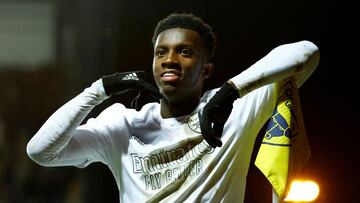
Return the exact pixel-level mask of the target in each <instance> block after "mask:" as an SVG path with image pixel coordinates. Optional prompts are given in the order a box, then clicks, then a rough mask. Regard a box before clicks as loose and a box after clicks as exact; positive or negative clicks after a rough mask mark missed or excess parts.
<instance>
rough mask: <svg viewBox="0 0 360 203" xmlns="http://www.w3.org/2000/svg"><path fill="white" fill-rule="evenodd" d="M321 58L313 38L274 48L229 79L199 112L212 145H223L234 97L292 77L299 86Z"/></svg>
mask: <svg viewBox="0 0 360 203" xmlns="http://www.w3.org/2000/svg"><path fill="white" fill-rule="evenodd" d="M319 59H320V53H319V49H318V47H317V46H316V45H315V44H313V43H312V42H310V41H300V42H295V43H290V44H284V45H281V46H278V47H276V48H274V49H273V50H272V51H271V52H269V53H268V54H267V55H266V56H265V57H263V58H262V59H260V60H259V61H257V62H256V63H255V64H254V65H252V66H250V67H249V68H248V69H246V70H245V71H243V72H241V73H240V74H239V75H237V76H235V77H233V78H231V79H230V80H228V81H227V82H226V83H225V84H224V85H223V86H222V87H221V88H220V90H219V91H218V92H216V94H215V95H214V96H213V97H212V98H211V99H210V100H209V102H208V104H207V105H205V107H204V109H203V112H202V113H201V114H200V115H199V117H200V127H201V132H202V135H203V136H204V138H205V140H206V141H207V142H208V144H209V145H210V146H212V147H220V146H221V145H222V143H221V140H220V137H221V134H222V131H223V126H224V124H225V122H226V120H227V118H228V117H229V115H230V113H231V109H232V105H233V102H234V100H236V99H237V98H239V97H243V96H245V95H246V94H248V93H249V92H251V91H253V90H255V89H257V88H259V87H262V86H264V85H267V84H271V83H274V82H277V81H280V80H283V79H286V78H289V77H293V78H294V79H295V82H296V85H297V87H300V85H302V84H303V83H304V82H305V80H306V79H307V78H308V77H309V76H310V75H311V74H312V73H313V72H314V70H315V69H316V67H317V65H318V63H319Z"/></svg>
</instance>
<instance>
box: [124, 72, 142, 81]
mask: <svg viewBox="0 0 360 203" xmlns="http://www.w3.org/2000/svg"><path fill="white" fill-rule="evenodd" d="M122 79H123V80H139V78H138V76H137V75H136V73H129V74H127V75H125V76H124V77H123V78H122Z"/></svg>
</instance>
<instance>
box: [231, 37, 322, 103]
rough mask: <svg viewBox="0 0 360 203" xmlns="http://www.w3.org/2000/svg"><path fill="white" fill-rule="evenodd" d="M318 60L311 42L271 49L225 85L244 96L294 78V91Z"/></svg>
mask: <svg viewBox="0 0 360 203" xmlns="http://www.w3.org/2000/svg"><path fill="white" fill-rule="evenodd" d="M319 60H320V52H319V49H318V47H317V46H316V45H315V44H314V43H312V42H310V41H299V42H295V43H290V44H284V45H281V46H278V47H276V48H274V49H273V50H272V51H270V52H269V53H268V54H267V55H266V56H264V57H263V58H262V59H260V60H259V61H257V62H256V63H255V64H253V65H252V66H250V67H249V68H248V69H246V70H245V71H243V72H241V73H240V74H239V75H237V76H235V77H233V78H231V79H230V80H229V81H228V82H229V83H230V84H233V86H234V87H236V89H237V90H238V91H239V95H240V97H243V96H244V95H246V94H247V93H249V92H251V91H253V90H255V89H257V88H259V87H262V86H264V85H267V84H271V83H273V82H276V81H280V80H283V79H285V78H289V77H293V78H294V80H295V83H296V86H297V87H300V86H301V85H302V84H303V83H304V82H305V80H307V79H308V78H309V77H310V75H311V74H312V73H313V72H314V71H315V69H316V67H317V65H318V63H319Z"/></svg>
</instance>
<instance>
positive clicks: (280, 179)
mask: <svg viewBox="0 0 360 203" xmlns="http://www.w3.org/2000/svg"><path fill="white" fill-rule="evenodd" d="M279 87H280V88H279V89H280V94H279V97H278V101H277V106H276V108H275V110H274V112H273V115H272V116H271V118H270V120H269V123H268V126H267V129H266V133H265V136H264V138H263V141H262V143H261V146H260V148H259V151H258V154H257V157H256V160H255V165H256V166H257V167H258V168H259V169H260V171H261V172H262V173H263V174H264V175H265V176H266V178H267V179H268V180H269V182H270V183H271V185H272V187H273V191H275V192H276V193H277V196H278V198H279V200H280V201H282V200H283V199H284V198H285V195H286V193H287V190H288V189H289V188H288V187H289V186H290V185H289V184H290V181H289V180H291V179H293V178H294V177H295V176H296V175H297V173H298V172H299V171H300V169H301V168H302V167H303V166H304V164H305V163H306V162H307V161H308V159H309V158H310V148H309V145H308V140H307V136H306V132H305V126H304V121H303V117H302V113H301V107H300V100H299V95H298V91H297V88H296V86H295V84H294V81H293V80H292V79H287V80H285V81H283V82H281V83H280V84H279Z"/></svg>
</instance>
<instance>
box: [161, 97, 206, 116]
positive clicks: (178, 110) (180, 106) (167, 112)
mask: <svg viewBox="0 0 360 203" xmlns="http://www.w3.org/2000/svg"><path fill="white" fill-rule="evenodd" d="M199 101H200V98H199V97H196V98H190V99H186V100H181V101H177V102H174V101H171V102H170V101H169V100H166V99H161V100H160V114H161V116H162V117H163V118H171V117H179V116H184V115H188V114H190V113H191V112H192V111H194V109H195V108H196V107H197V106H198V104H199Z"/></svg>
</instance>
